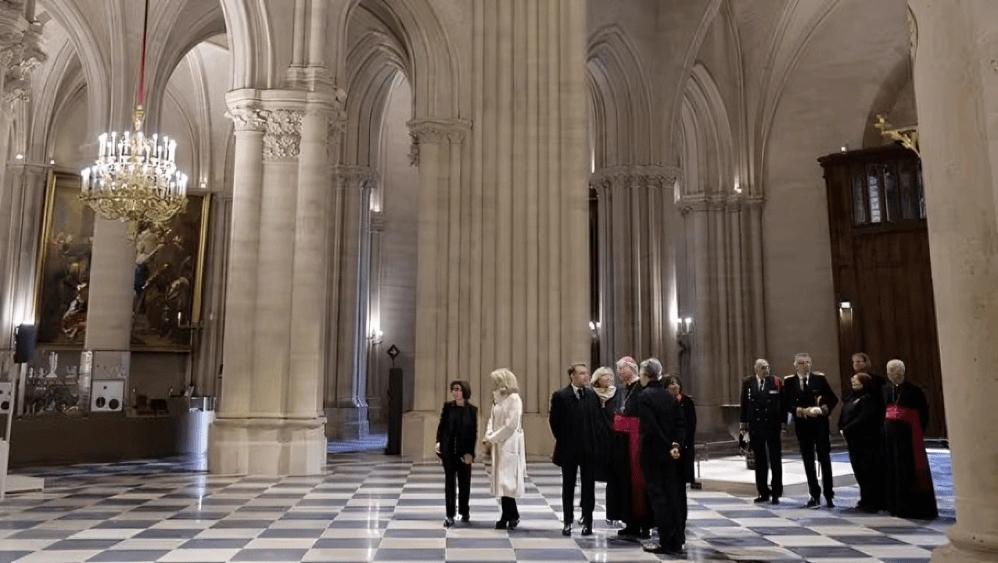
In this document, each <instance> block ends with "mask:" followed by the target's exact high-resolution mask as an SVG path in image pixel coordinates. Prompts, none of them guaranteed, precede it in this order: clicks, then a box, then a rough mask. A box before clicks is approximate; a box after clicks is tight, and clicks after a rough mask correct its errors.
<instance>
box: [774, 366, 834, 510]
mask: <svg viewBox="0 0 998 563" xmlns="http://www.w3.org/2000/svg"><path fill="white" fill-rule="evenodd" d="M794 369H795V370H796V373H794V374H793V375H788V376H787V377H785V378H784V379H783V399H784V400H783V409H784V411H785V412H786V416H787V418H788V420H793V423H794V433H795V434H797V444H798V445H799V446H800V457H801V460H803V462H804V473H805V474H806V475H807V488H808V491H809V492H810V494H811V498H809V499H808V501H807V507H808V508H814V507H816V506H818V499H820V498H821V492H822V491H821V486H820V485H818V475H817V473H816V472H815V470H814V455H815V453H817V454H818V463H820V464H821V480H822V484H823V485H824V487H825V491H824V492H825V500H826V501H827V503H828V508H832V507H834V506H835V503H834V502H833V501H832V498H833V497H834V496H835V492H834V491H833V489H832V483H833V481H832V456H831V450H832V445H831V442H830V441H829V437H828V434H829V425H828V415H829V414H830V413H831V412H832V410H833V409H834V408H835V405H837V404H839V398H838V397H837V396H835V392H834V391H832V387H831V386H830V385H829V384H828V380H827V379H825V376H824V375H822V374H820V373H811V356H809V355H808V354H807V353H806V352H801V353H799V354H797V355H796V356H794Z"/></svg>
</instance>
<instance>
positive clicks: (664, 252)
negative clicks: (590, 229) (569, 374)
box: [590, 166, 680, 373]
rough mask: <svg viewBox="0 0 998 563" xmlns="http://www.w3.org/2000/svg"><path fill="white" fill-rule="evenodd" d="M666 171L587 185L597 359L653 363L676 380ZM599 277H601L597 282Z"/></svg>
mask: <svg viewBox="0 0 998 563" xmlns="http://www.w3.org/2000/svg"><path fill="white" fill-rule="evenodd" d="M679 177H680V171H679V169H678V168H675V167H670V166H615V167H610V168H603V169H600V170H597V171H596V172H595V173H594V174H593V175H592V178H591V179H590V185H591V186H593V187H594V188H595V189H596V192H597V195H598V198H599V200H598V207H599V219H598V221H599V225H600V226H601V227H602V228H601V229H600V230H599V234H598V236H599V237H600V239H601V240H599V241H598V244H599V247H600V249H601V252H600V256H601V261H602V264H601V265H600V271H601V275H605V279H604V281H603V285H602V287H601V288H600V301H601V309H602V310H603V311H605V312H606V316H605V317H602V318H601V319H599V321H600V327H599V336H600V339H601V346H600V350H601V356H602V358H601V359H602V361H603V363H604V365H607V366H612V365H613V362H614V361H616V359H617V358H620V357H621V356H624V355H632V356H634V357H635V358H638V361H641V359H644V358H647V357H650V356H654V357H658V358H659V359H660V360H661V361H662V363H663V365H664V366H665V368H666V370H668V371H669V372H670V373H676V370H677V368H678V361H679V356H678V354H677V346H676V323H675V319H676V317H677V316H678V310H677V308H676V262H675V260H676V258H675V249H674V244H675V238H676V237H675V234H674V233H675V231H674V229H675V228H676V225H675V222H676V221H675V220H674V218H673V216H674V215H675V193H674V191H673V190H674V186H675V184H676V182H677V181H678V180H679ZM604 273H605V274H604Z"/></svg>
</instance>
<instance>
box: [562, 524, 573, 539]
mask: <svg viewBox="0 0 998 563" xmlns="http://www.w3.org/2000/svg"><path fill="white" fill-rule="evenodd" d="M561 535H563V536H570V535H572V525H571V524H565V527H564V528H562V529H561Z"/></svg>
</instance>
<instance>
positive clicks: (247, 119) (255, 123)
mask: <svg viewBox="0 0 998 563" xmlns="http://www.w3.org/2000/svg"><path fill="white" fill-rule="evenodd" d="M269 113H270V112H269V111H267V110H265V109H260V108H253V107H246V106H241V107H235V108H230V109H229V111H227V112H225V116H226V117H228V118H229V119H231V120H232V126H233V128H234V129H235V130H236V131H266V130H267V116H268V114H269Z"/></svg>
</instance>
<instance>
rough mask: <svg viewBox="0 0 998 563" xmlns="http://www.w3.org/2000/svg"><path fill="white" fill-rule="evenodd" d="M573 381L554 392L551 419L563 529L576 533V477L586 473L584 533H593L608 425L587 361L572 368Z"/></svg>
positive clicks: (583, 475) (564, 533) (583, 494)
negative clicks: (603, 434) (599, 446)
mask: <svg viewBox="0 0 998 563" xmlns="http://www.w3.org/2000/svg"><path fill="white" fill-rule="evenodd" d="M568 376H569V378H570V380H571V381H570V383H569V384H568V386H566V387H565V388H563V389H559V390H558V391H555V392H554V394H553V395H551V410H550V414H549V416H548V422H549V424H550V425H551V433H552V434H554V439H555V445H554V459H553V461H554V464H555V465H557V466H559V467H561V502H562V509H563V511H564V517H565V520H564V523H565V527H564V528H563V529H562V531H561V533H562V534H563V535H566V536H570V535H572V520H573V519H574V517H575V516H574V510H573V509H574V504H575V478H576V476H577V475H578V474H579V472H580V471H581V473H582V478H581V480H582V535H583V536H591V535H592V533H593V509H594V508H595V507H596V473H595V471H596V459H598V456H599V455H601V454H600V452H597V451H596V450H597V443H598V441H599V440H598V437H597V433H598V432H602V431H604V430H605V429H604V428H603V427H604V426H605V425H606V421H605V420H604V418H603V414H602V409H601V407H600V402H599V397H598V396H597V395H596V392H595V391H593V390H592V388H591V387H589V386H587V385H586V382H588V381H589V368H587V367H586V364H583V363H577V364H572V365H571V366H569V368H568Z"/></svg>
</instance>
